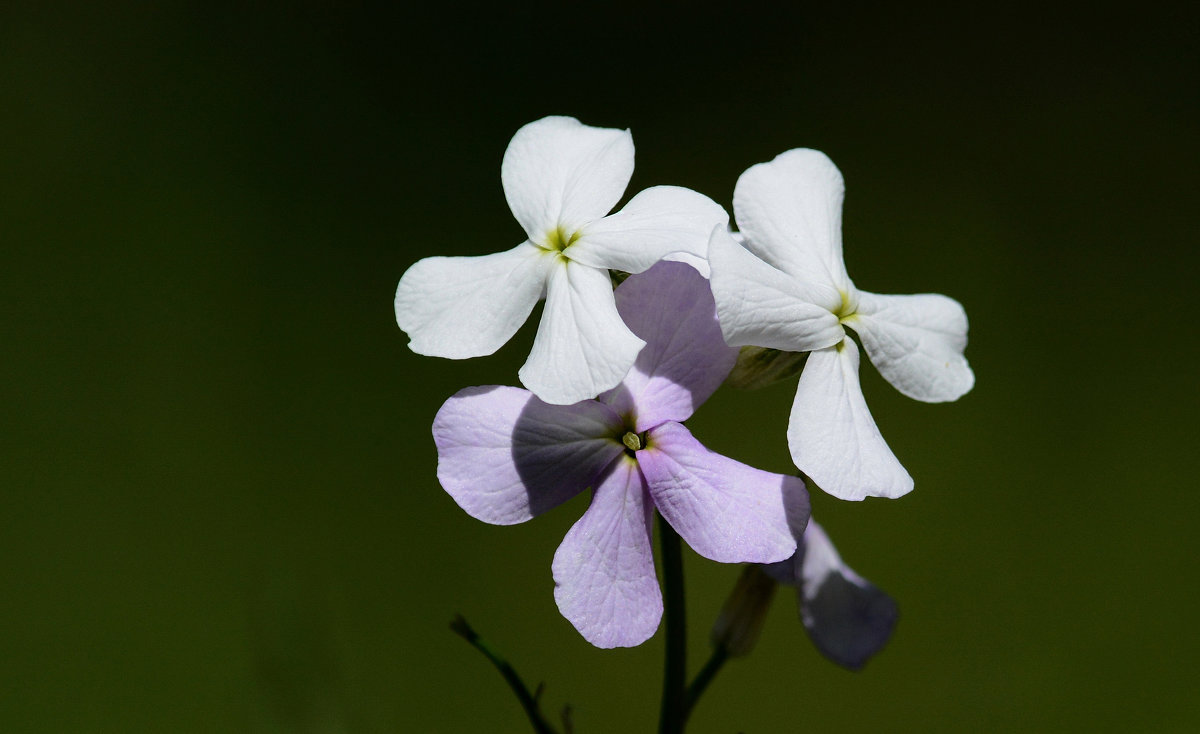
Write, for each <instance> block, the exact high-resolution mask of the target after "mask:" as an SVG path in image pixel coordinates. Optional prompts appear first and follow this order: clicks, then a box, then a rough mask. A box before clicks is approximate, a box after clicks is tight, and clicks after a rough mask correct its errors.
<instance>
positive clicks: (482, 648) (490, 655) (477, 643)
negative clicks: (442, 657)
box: [450, 615, 558, 734]
mask: <svg viewBox="0 0 1200 734" xmlns="http://www.w3.org/2000/svg"><path fill="white" fill-rule="evenodd" d="M450 629H452V630H454V633H455V634H457V635H458V636H459V637H461V638H463V639H464V640H466V641H467V642H469V643H471V646H472V647H474V648H475V649H476V650H478V651H479V652H481V653H483V656H484V657H486V658H487V659H488V660H490V661H491V663H492V665H494V666H496V670H499V671H500V675H502V676H504V680H506V681H507V682H508V685H509V687H510V688H512V690H513V693H515V694H517V700H518V701H520V702H521V707H522V708H523V709H525V715H526V716H528V717H529V723H530V724H532V725H533V730H534V731H536V732H537V733H538V734H558V732H557V731H555V730H554V727H552V726H550V725H549V724H548V723H546V719H545V718H544V717H543V716H542V710H541V709H540V708H539V707H538V696H539V694H541V687H540V686H539V687H538V692H537V693H530V692H529V689H528V688H526V687H525V682H524V681H522V680H521V676H519V675H517V671H515V670H513V667H512V666H511V665H509V664H508V661H507V660H505V659H504V658H502V657H500V656H499V655H498V654H496V652H495V651H493V650H492V648H491V647H489V646H488V644H487V643H486V642H484V641H483V639H482V638H480V637H479V634H478V633H477V632H476V631H475V630H473V629H471V625H469V624H467V620H465V619H463V618H462V616H461V615H460V616H456V617H455V618H454V621H453V622H451V623H450Z"/></svg>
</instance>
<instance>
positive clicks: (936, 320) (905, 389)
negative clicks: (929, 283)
mask: <svg viewBox="0 0 1200 734" xmlns="http://www.w3.org/2000/svg"><path fill="white" fill-rule="evenodd" d="M847 325H848V326H849V327H850V328H852V329H854V330H855V331H856V332H858V335H859V337H860V338H861V339H862V343H863V348H864V349H866V350H867V356H868V357H870V358H871V363H872V364H874V365H875V367H876V368H877V369H878V370H879V372H880V374H882V375H883V376H884V377H885V378H886V379H887V381H888V382H890V383H892V385H894V386H895V387H896V389H897V390H899V391H900V392H902V393H904V394H905V395H907V396H908V397H910V398H914V399H916V400H923V401H925V402H927V403H942V402H946V401H949V400H957V399H959V398H960V397H962V396H963V395H965V394H966V393H967V391H968V390H970V389H971V388H972V387H973V386H974V385H975V373H974V372H972V371H971V367H970V366H969V365H968V364H967V360H966V358H965V357H963V350H964V349H966V347H967V313H966V311H964V310H963V307H962V305H961V304H959V302H958V301H956V300H954V299H953V298H947V297H946V296H942V295H938V294H936V293H922V294H920V295H915V296H881V295H877V294H875V293H866V292H863V291H860V292H859V301H858V312H857V314H856V315H855V316H854V317H853V318H852V319H851V320H850V321H848V322H847Z"/></svg>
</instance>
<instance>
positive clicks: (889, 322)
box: [708, 149, 975, 500]
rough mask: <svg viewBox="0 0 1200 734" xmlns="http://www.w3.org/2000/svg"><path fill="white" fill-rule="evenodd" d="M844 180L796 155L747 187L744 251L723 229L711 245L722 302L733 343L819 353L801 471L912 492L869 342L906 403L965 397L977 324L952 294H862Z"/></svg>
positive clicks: (866, 487)
mask: <svg viewBox="0 0 1200 734" xmlns="http://www.w3.org/2000/svg"><path fill="white" fill-rule="evenodd" d="M843 192H844V184H843V182H842V174H841V173H840V172H839V171H838V169H837V167H836V166H834V165H833V162H832V161H830V160H829V158H828V157H826V156H825V154H824V153H820V152H818V151H815V150H807V149H797V150H791V151H788V152H786V153H783V154H782V155H780V156H778V157H776V158H775V160H773V161H771V162H770V163H760V164H758V165H756V166H753V167H751V168H750V169H749V170H747V171H746V172H745V173H743V174H742V175H741V177H740V178H739V179H738V183H737V188H736V190H735V191H734V195H733V208H734V213H735V216H736V218H737V224H738V228H739V229H740V230H741V232H742V234H743V235H744V247H743V246H741V245H739V244H738V243H737V242H735V241H734V239H733V238H732V236H731V235H730V234H729V233H728V232H726V231H724V230H723V229H721V228H717V229H716V230H714V232H713V236H712V241H711V243H710V245H709V253H708V256H709V263H710V265H711V267H712V288H713V295H714V296H715V297H716V300H717V313H718V315H719V317H720V322H721V328H722V332H723V333H724V336H725V340H726V342H728V343H729V344H730V345H731V346H748V345H754V346H758V347H768V348H772V349H779V350H784V351H789V352H806V351H811V354H809V355H808V361H807V363H806V364H805V366H804V371H803V373H802V374H801V376H800V383H799V385H798V386H797V388H796V399H795V402H794V403H793V404H792V414H791V420H790V421H789V424H788V446H789V447H790V449H791V453H792V460H793V461H795V462H796V466H797V467H799V468H800V470H801V471H803V472H804V473H805V474H807V475H808V476H809V477H810V478H811V479H812V480H813V481H814V482H816V484H817V485H818V486H819V487H821V488H822V489H824V490H825V491H826V492H828V493H829V494H832V495H833V496H835V497H839V498H841V499H847V500H860V499H863V498H864V497H869V496H873V497H899V496H900V495H903V494H905V493H907V492H908V491H909V490H911V489H912V486H913V482H912V478H911V477H910V476H909V475H908V472H906V471H905V470H904V467H903V466H901V465H900V462H899V461H897V459H896V457H895V456H894V455H893V454H892V452H891V449H889V448H888V446H887V444H886V443H885V442H884V440H883V436H881V435H880V433H879V429H878V428H877V427H876V426H875V420H874V419H873V418H872V417H871V413H870V411H868V410H867V404H866V401H865V400H864V399H863V395H862V390H861V388H860V387H859V382H858V362H859V357H858V347H857V346H856V345H855V343H854V341H853V340H852V339H850V338H849V337H848V336H847V334H846V331H845V327H849V328H851V329H853V330H854V332H855V333H857V334H858V337H859V339H861V340H862V344H863V347H864V348H865V349H866V350H867V356H869V357H870V359H871V362H872V363H874V364H875V366H876V367H877V368H878V369H879V371H880V373H881V374H882V375H883V376H884V378H886V379H887V381H888V382H890V383H892V385H893V386H895V387H896V389H897V390H899V391H900V392H902V393H904V394H905V395H907V396H909V397H911V398H915V399H917V400H922V401H925V402H930V403H934V402H943V401H948V400H956V399H958V398H959V397H960V396H962V395H963V394H964V393H966V392H967V391H968V390H970V389H971V387H972V385H974V384H975V375H974V374H973V373H972V372H971V368H970V367H969V366H968V365H967V360H966V359H965V358H964V357H963V349H964V348H966V345H967V316H966V313H965V312H964V311H963V308H962V306H961V305H959V303H958V302H957V301H955V300H953V299H950V298H947V297H946V296H941V295H936V294H921V295H913V296H881V295H876V294H874V293H868V292H866V291H860V290H858V289H857V288H855V287H854V284H853V283H852V282H851V281H850V278H849V276H847V275H846V266H845V264H844V262H843V260H842V194H843Z"/></svg>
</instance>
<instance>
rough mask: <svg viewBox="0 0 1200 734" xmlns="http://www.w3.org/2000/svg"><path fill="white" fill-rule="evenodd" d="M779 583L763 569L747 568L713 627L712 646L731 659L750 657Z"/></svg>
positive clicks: (751, 566) (757, 567)
mask: <svg viewBox="0 0 1200 734" xmlns="http://www.w3.org/2000/svg"><path fill="white" fill-rule="evenodd" d="M777 584H778V582H776V581H775V579H773V578H771V577H770V576H768V575H767V574H766V573H764V572H763V570H762V567H761V566H758V565H755V564H750V565H747V566H746V567H745V568H744V569H743V570H742V575H741V576H739V577H738V581H737V584H736V585H735V586H734V587H733V591H731V592H730V594H729V598H728V599H726V600H725V604H724V606H722V607H721V613H720V614H719V615H717V621H716V622H715V623H714V624H713V628H712V635H711V637H710V640H711V642H712V646H713V647H715V648H717V649H724V650H725V653H726V654H727V655H728V656H729V657H731V658H737V657H742V656H744V655H749V654H750V651H751V650H753V649H754V646H755V644H757V643H758V636H759V634H761V633H762V628H763V624H764V623H765V622H766V619H767V610H768V609H769V608H770V607H771V599H772V598H774V596H775V587H776V585H777Z"/></svg>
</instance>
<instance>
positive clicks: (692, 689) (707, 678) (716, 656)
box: [683, 645, 729, 717]
mask: <svg viewBox="0 0 1200 734" xmlns="http://www.w3.org/2000/svg"><path fill="white" fill-rule="evenodd" d="M728 659H729V653H727V652H725V646H724V645H717V646H716V647H715V648H713V652H712V655H711V656H710V657H709V658H708V662H707V663H705V664H704V667H703V668H701V669H700V672H699V673H697V674H696V679H695V680H693V681H692V684H691V685H690V686H688V689H687V704H686V708H685V709H684V712H683V715H684V717H688V716H691V715H692V709H694V708H696V704H697V703H698V702H699V701H700V697H701V696H703V695H704V691H705V690H707V689H708V684H709V683H712V681H713V678H716V677H717V673H718V672H719V671H720V670H721V666H723V665H724V664H725V661H726V660H728Z"/></svg>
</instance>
